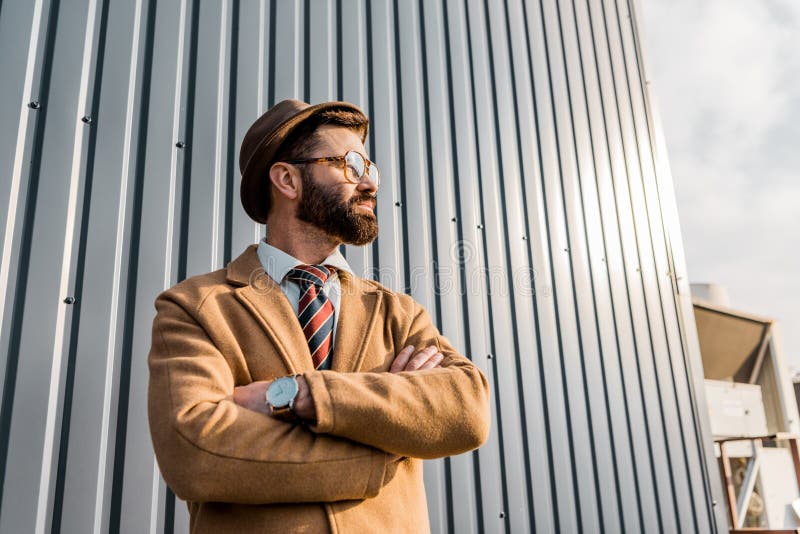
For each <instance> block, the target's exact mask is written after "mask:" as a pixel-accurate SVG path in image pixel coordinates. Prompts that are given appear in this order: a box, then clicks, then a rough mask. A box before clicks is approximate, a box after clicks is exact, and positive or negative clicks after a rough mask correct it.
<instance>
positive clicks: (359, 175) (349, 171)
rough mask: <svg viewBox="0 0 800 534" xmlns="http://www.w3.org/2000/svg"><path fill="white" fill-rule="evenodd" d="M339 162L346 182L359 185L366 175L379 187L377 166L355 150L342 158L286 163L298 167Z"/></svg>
mask: <svg viewBox="0 0 800 534" xmlns="http://www.w3.org/2000/svg"><path fill="white" fill-rule="evenodd" d="M335 161H341V162H342V170H343V172H344V177H345V179H347V181H348V182H351V183H354V184H357V183H360V182H361V180H363V179H364V175H365V174H366V175H367V177H368V178H369V179H370V180H372V182H373V183H374V184H375V186H376V187H377V186H379V185H380V184H381V173H380V171H379V170H378V166H377V165H375V164H374V163H373V162H371V161H370V160H368V159H367V158H365V157H364V156H362V155H361V154H359V153H358V152H356V151H355V150H350V151H349V152H348V153H347V154H345V155H344V156H329V157H327V158H313V159H296V160H293V161H287V162H286V163H290V164H292V165H299V164H303V163H328V162H335Z"/></svg>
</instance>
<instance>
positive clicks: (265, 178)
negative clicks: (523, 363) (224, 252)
mask: <svg viewBox="0 0 800 534" xmlns="http://www.w3.org/2000/svg"><path fill="white" fill-rule="evenodd" d="M367 128H368V120H367V117H366V116H365V115H364V113H363V112H362V111H361V110H360V109H359V108H358V107H356V106H354V105H352V104H349V103H345V102H326V103H323V104H318V105H315V106H310V105H309V104H307V103H305V102H300V101H297V100H284V101H282V102H280V103H278V104H276V105H275V106H273V107H272V108H270V109H269V110H268V111H267V112H266V113H264V114H263V115H262V116H261V117H260V118H258V120H256V122H255V123H254V124H253V125H252V126H251V128H250V129H249V131H248V132H247V134H246V135H245V137H244V140H243V142H242V147H241V153H240V169H241V171H242V183H241V201H242V206H243V207H244V210H245V211H246V212H247V214H248V215H249V216H250V217H251V218H252V219H253V220H255V221H257V222H259V223H265V224H266V227H267V235H266V237H265V238H264V239H262V240H261V241H260V242H259V243H257V244H252V245H250V246H249V247H248V248H247V249H245V251H244V252H243V253H242V254H241V255H240V256H239V257H237V258H236V259H235V260H233V261H232V262H230V263H229V264H228V265H227V266H226V267H225V268H224V269H220V270H217V271H213V272H211V273H207V274H203V275H199V276H194V277H191V278H188V279H186V280H184V281H183V282H180V283H179V284H177V285H175V286H173V287H171V288H170V289H168V290H166V291H164V292H163V293H161V294H160V295H158V297H157V298H156V301H155V307H156V310H157V314H156V317H155V319H154V321H153V331H152V345H151V350H150V354H149V357H148V365H149V369H150V383H149V388H148V415H149V421H150V432H151V436H152V440H153V446H154V450H155V454H156V458H157V460H158V465H159V467H160V469H161V473H162V474H163V476H164V479H165V480H166V482H167V484H168V485H169V487H170V488H171V489H172V490H173V491H174V492H175V494H176V495H177V496H178V497H180V498H181V499H183V500H185V501H186V502H187V504H188V507H189V514H190V527H191V532H192V533H206V532H208V533H215V534H216V533H226V532H236V533H247V532H313V533H316V532H325V533H330V532H333V533H350V532H354V533H366V532H409V533H414V534H418V533H421V532H429V531H430V527H429V521H428V513H427V507H426V499H425V488H424V484H423V476H422V459H425V458H440V457H443V456H449V455H453V454H458V453H462V452H466V451H469V450H472V449H475V448H477V447H479V446H480V445H481V444H482V443H483V442H484V441H485V440H486V438H487V435H488V432H489V392H488V383H487V381H486V378H485V376H484V375H483V374H482V373H481V371H480V370H479V369H478V368H477V367H475V366H474V365H473V364H472V363H471V362H470V360H469V359H467V358H466V357H464V356H463V355H461V354H459V353H458V351H457V350H456V349H455V348H454V347H453V346H452V345H451V344H450V342H449V341H448V340H447V338H445V337H444V336H442V335H441V333H440V332H439V331H438V329H437V328H436V326H435V325H434V324H433V323H432V321H431V318H430V315H429V313H428V312H427V311H426V310H425V308H423V307H422V306H421V305H420V304H419V303H417V302H416V301H415V300H414V299H412V298H411V297H410V296H408V295H406V294H403V293H397V292H394V291H392V290H390V289H388V288H387V287H385V286H383V285H381V284H380V283H378V282H375V281H372V280H368V279H364V278H360V277H358V276H356V275H355V274H354V273H353V271H352V270H351V269H350V267H349V265H348V263H347V261H346V259H345V258H344V256H343V255H342V254H341V253H340V251H339V246H340V245H341V244H343V243H348V244H351V245H366V244H368V243H370V242H372V241H373V240H374V239H375V238H376V237H377V235H378V222H377V218H376V215H375V213H374V209H375V198H376V195H377V190H378V186H379V184H380V172H379V170H378V167H377V165H376V164H375V163H374V162H372V161H370V160H369V158H368V157H367V153H366V150H365V148H364V140H365V139H366V134H367Z"/></svg>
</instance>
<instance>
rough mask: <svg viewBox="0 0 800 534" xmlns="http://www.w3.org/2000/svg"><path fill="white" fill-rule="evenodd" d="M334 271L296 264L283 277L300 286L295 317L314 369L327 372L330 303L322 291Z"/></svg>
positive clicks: (329, 340)
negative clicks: (306, 342) (306, 343)
mask: <svg viewBox="0 0 800 534" xmlns="http://www.w3.org/2000/svg"><path fill="white" fill-rule="evenodd" d="M335 270H336V268H335V267H332V266H330V265H298V266H297V267H295V268H294V269H292V270H291V271H289V272H288V274H287V275H286V276H287V277H288V278H289V279H290V280H293V281H295V282H297V284H298V285H299V286H300V302H299V303H298V304H297V318H298V319H299V320H300V326H301V327H302V329H303V334H305V336H306V340H307V341H308V349H309V350H310V351H311V360H312V361H313V363H314V368H315V369H330V368H331V354H332V353H333V304H331V301H330V299H328V296H327V295H326V294H325V292H324V291H322V286H323V284H325V280H327V279H328V276H330V275H331V272H332V271H335Z"/></svg>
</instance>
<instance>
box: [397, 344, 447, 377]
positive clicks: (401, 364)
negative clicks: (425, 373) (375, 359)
mask: <svg viewBox="0 0 800 534" xmlns="http://www.w3.org/2000/svg"><path fill="white" fill-rule="evenodd" d="M412 356H413V357H412ZM443 359H444V354H442V353H441V352H438V350H437V348H436V346H435V345H430V346H429V347H426V348H424V349H422V350H420V351H418V352H416V353H414V345H408V346H407V347H405V348H404V349H403V350H401V351H400V352H398V353H397V356H395V358H394V361H393V362H392V366H391V367H390V368H389V372H390V373H400V372H402V371H421V370H423V369H433V368H435V367H439V366H440V364H441V363H442V360H443Z"/></svg>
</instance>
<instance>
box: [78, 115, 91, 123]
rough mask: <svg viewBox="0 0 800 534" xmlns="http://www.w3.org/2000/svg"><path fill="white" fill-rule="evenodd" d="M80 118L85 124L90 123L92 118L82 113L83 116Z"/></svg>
mask: <svg viewBox="0 0 800 534" xmlns="http://www.w3.org/2000/svg"><path fill="white" fill-rule="evenodd" d="M81 120H82V121H83V122H84V123H85V124H92V118H91V117H90V116H89V115H84V116H83V117H81Z"/></svg>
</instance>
